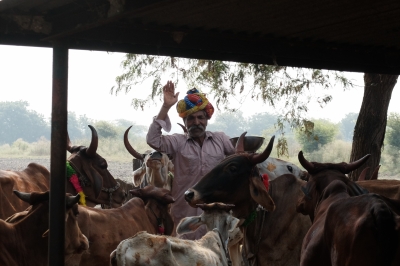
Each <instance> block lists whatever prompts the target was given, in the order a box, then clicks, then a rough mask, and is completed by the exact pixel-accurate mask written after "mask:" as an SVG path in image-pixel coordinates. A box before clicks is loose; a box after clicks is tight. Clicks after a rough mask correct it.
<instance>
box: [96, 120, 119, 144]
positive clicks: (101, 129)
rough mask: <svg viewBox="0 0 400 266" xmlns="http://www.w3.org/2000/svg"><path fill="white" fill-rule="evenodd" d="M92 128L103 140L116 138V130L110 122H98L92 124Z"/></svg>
mask: <svg viewBox="0 0 400 266" xmlns="http://www.w3.org/2000/svg"><path fill="white" fill-rule="evenodd" d="M94 127H95V128H96V131H97V134H98V135H99V136H100V137H103V138H116V137H118V130H117V129H116V127H115V126H114V125H113V124H112V123H110V122H107V121H103V120H100V121H97V122H96V123H94ZM121 141H122V140H121Z"/></svg>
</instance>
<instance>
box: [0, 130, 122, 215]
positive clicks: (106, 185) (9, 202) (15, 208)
mask: <svg viewBox="0 0 400 266" xmlns="http://www.w3.org/2000/svg"><path fill="white" fill-rule="evenodd" d="M89 128H90V129H91V131H92V140H91V143H90V145H89V147H88V148H86V147H84V146H71V143H70V141H69V139H68V145H67V150H68V151H69V152H70V153H71V155H70V156H69V158H68V159H67V161H69V162H70V164H71V165H72V166H73V168H74V170H75V171H76V172H77V174H78V177H79V182H80V185H81V187H82V189H83V192H84V194H85V196H86V204H87V206H91V207H94V206H95V205H97V204H103V205H110V204H111V205H112V206H113V207H118V206H121V205H122V203H123V202H124V201H125V196H126V192H125V191H124V190H123V189H122V188H120V187H119V186H120V185H119V183H118V182H117V181H116V180H115V179H114V177H113V176H112V175H111V173H110V172H109V171H108V170H107V162H106V160H105V159H104V158H102V157H101V156H100V155H98V154H97V153H96V150H97V146H98V136H97V132H96V130H95V129H94V128H93V127H92V126H91V125H89ZM49 179H50V172H49V170H48V169H47V168H45V167H44V166H42V165H39V164H36V163H30V164H29V165H28V167H27V168H26V169H24V170H23V171H2V170H0V219H6V218H7V217H9V216H11V215H12V214H14V213H16V212H20V211H23V210H25V209H26V208H27V207H28V206H29V204H27V203H26V202H23V201H21V200H20V199H19V198H18V197H16V196H15V195H14V194H13V190H19V191H25V192H33V191H36V192H39V191H40V192H44V191H47V190H49ZM66 192H68V193H71V194H76V193H77V191H76V190H75V188H74V187H73V186H72V184H71V183H70V182H67V187H66Z"/></svg>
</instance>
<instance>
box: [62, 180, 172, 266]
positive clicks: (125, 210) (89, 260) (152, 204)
mask: <svg viewBox="0 0 400 266" xmlns="http://www.w3.org/2000/svg"><path fill="white" fill-rule="evenodd" d="M130 193H132V194H133V196H134V198H132V199H130V200H129V201H128V202H127V203H125V204H124V205H122V206H121V207H119V208H114V209H98V208H91V207H84V206H79V217H78V223H79V227H80V228H81V230H82V232H83V233H84V234H85V235H86V236H87V238H88V239H89V242H90V247H89V249H88V251H87V252H85V253H83V254H82V255H76V256H73V257H71V258H70V259H69V260H68V261H67V262H66V265H67V266H72V265H84V266H91V265H93V266H95V265H96V266H97V265H108V263H109V260H110V253H111V252H112V251H113V250H114V249H116V248H117V246H118V244H119V243H120V242H121V241H122V240H124V239H127V238H129V237H132V236H134V235H135V234H136V233H137V232H139V231H146V232H148V233H151V234H161V233H163V234H167V235H170V234H171V233H172V229H173V227H174V225H173V221H172V217H171V215H170V214H169V212H168V205H169V204H171V203H173V202H174V199H173V198H172V196H171V194H170V191H169V190H167V189H162V188H157V187H154V186H151V185H148V186H146V187H144V188H138V189H134V190H131V191H130Z"/></svg>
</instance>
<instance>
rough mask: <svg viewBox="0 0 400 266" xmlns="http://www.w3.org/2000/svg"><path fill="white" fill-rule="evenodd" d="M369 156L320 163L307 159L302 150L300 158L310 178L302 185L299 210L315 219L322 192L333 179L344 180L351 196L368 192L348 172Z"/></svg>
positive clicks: (361, 163)
mask: <svg viewBox="0 0 400 266" xmlns="http://www.w3.org/2000/svg"><path fill="white" fill-rule="evenodd" d="M369 157H370V154H367V155H365V156H364V157H363V158H361V159H359V160H357V161H355V162H352V163H345V162H342V163H318V162H309V161H307V160H306V159H305V158H304V155H303V152H302V151H300V152H299V154H298V159H299V162H300V164H301V165H302V166H303V167H304V168H305V169H306V170H307V171H308V174H309V179H308V182H307V184H306V185H305V186H304V187H302V191H303V192H304V195H303V197H302V199H301V200H300V201H299V202H298V204H297V207H296V209H297V211H298V212H300V213H302V214H304V215H309V217H310V219H311V221H313V220H314V210H315V206H316V204H317V201H318V199H319V198H320V196H321V192H322V190H323V189H324V188H326V187H327V186H328V185H329V184H330V183H331V182H332V181H333V180H340V181H342V182H344V183H345V184H346V186H347V187H348V191H349V194H350V195H351V196H358V195H362V194H366V193H368V190H366V189H365V188H363V187H361V186H360V185H358V184H357V183H355V182H353V181H351V180H350V179H349V178H348V177H347V176H346V174H348V173H350V172H351V171H353V170H355V169H357V168H359V167H360V166H361V165H363V164H364V163H365V162H366V161H367V160H368V159H369Z"/></svg>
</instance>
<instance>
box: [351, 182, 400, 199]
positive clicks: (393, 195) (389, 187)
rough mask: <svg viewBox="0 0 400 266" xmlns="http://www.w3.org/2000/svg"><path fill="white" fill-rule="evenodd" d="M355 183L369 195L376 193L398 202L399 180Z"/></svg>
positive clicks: (399, 195)
mask: <svg viewBox="0 0 400 266" xmlns="http://www.w3.org/2000/svg"><path fill="white" fill-rule="evenodd" d="M356 183H357V184H358V185H359V186H361V187H363V188H364V189H366V190H368V191H369V192H371V193H376V194H379V195H382V196H385V197H387V198H390V199H395V200H400V180H395V179H377V180H376V179H375V180H364V181H356Z"/></svg>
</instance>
